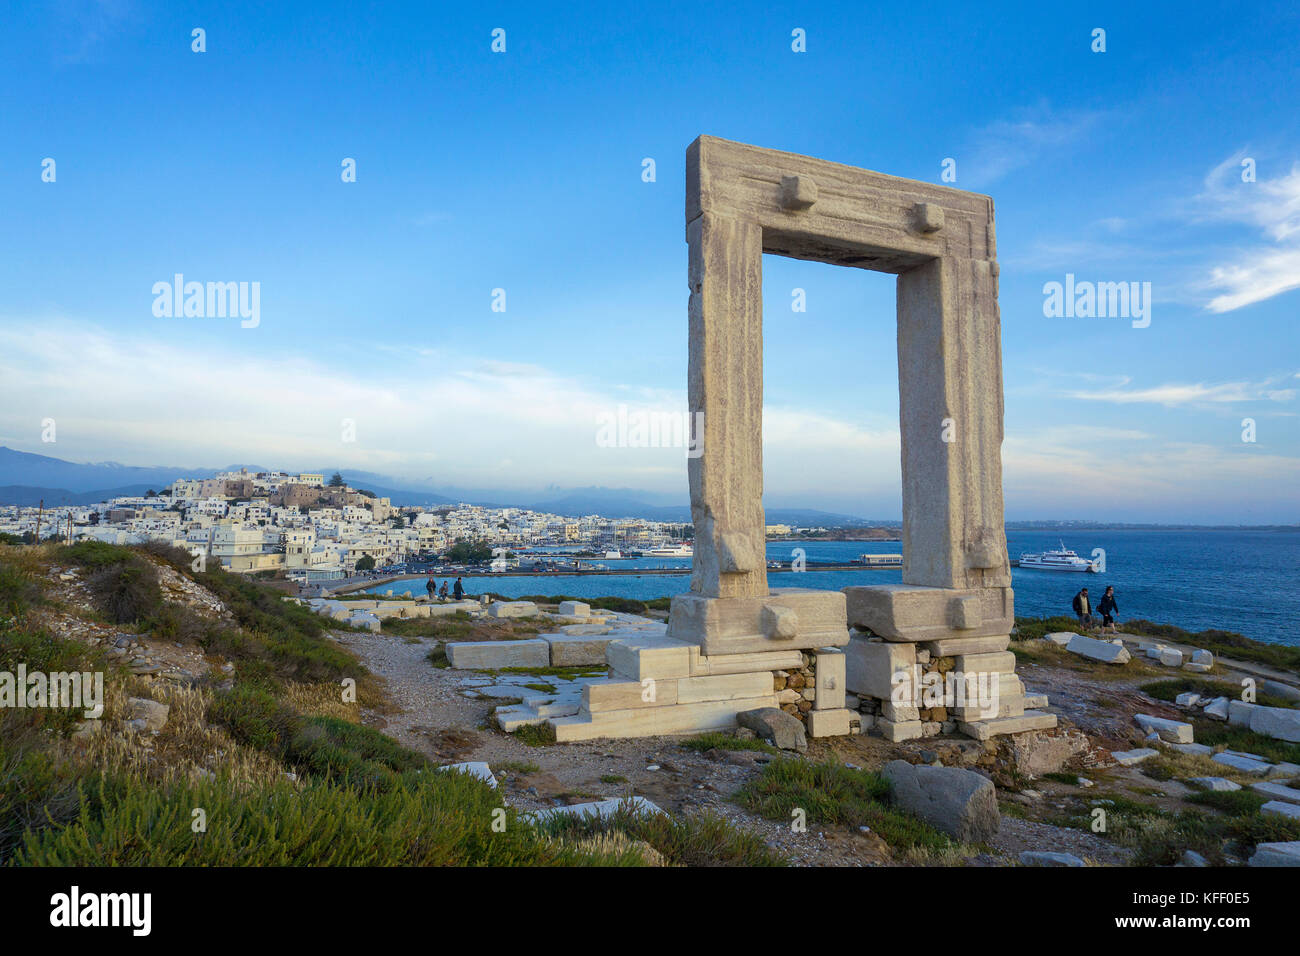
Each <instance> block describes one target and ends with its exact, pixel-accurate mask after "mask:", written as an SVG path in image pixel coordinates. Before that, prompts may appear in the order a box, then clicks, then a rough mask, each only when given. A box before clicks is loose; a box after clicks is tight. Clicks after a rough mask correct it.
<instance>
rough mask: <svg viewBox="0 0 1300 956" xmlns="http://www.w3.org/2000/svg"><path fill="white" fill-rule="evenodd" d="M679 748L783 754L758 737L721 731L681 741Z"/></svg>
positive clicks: (702, 751) (701, 751)
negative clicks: (746, 737)
mask: <svg viewBox="0 0 1300 956" xmlns="http://www.w3.org/2000/svg"><path fill="white" fill-rule="evenodd" d="M677 746H679V747H683V748H685V749H686V750H695V751H699V752H700V753H704V752H705V751H708V750H757V751H760V752H762V753H769V754H777V753H780V752H781V751H779V750H777V749H776V748H775V747H773V746H772V745H771V744H769V743H766V742H764V741H762V740H759V739H758V738H756V737H751V738H748V739H745V738H741V737H733V736H732V735H731V734H727V733H723V732H722V731H720V730H715V731H710V732H709V733H707V734H700V735H698V736H696V737H688V738H687V739H686V740H682V741H679V742H678V744H677Z"/></svg>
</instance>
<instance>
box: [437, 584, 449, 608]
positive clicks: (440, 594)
mask: <svg viewBox="0 0 1300 956" xmlns="http://www.w3.org/2000/svg"><path fill="white" fill-rule="evenodd" d="M438 600H440V601H441V602H442V603H443V604H446V603H447V582H446V581H443V582H442V590H441V591H439V592H438Z"/></svg>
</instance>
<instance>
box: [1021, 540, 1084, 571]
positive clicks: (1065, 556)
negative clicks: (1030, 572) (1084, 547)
mask: <svg viewBox="0 0 1300 956" xmlns="http://www.w3.org/2000/svg"><path fill="white" fill-rule="evenodd" d="M1019 567H1022V568H1036V569H1038V570H1039V571H1085V572H1086V571H1094V572H1095V571H1096V570H1097V568H1096V567H1095V566H1094V565H1093V563H1092V562H1091V561H1088V560H1086V559H1084V558H1081V557H1079V556H1078V555H1077V554H1075V553H1074V552H1073V551H1071V550H1069V549H1068V548H1067V547H1066V546H1065V542H1064V541H1062V542H1061V547H1060V548H1059V549H1057V550H1055V551H1043V552H1042V553H1040V554H1028V553H1026V554H1022V555H1021V556H1020V561H1019Z"/></svg>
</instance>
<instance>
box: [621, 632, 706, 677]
mask: <svg viewBox="0 0 1300 956" xmlns="http://www.w3.org/2000/svg"><path fill="white" fill-rule="evenodd" d="M699 658H700V648H699V645H696V644H687V643H686V642H685V641H677V640H674V639H672V638H670V637H633V638H627V639H624V640H619V641H614V642H613V643H611V644H610V645H609V646H608V647H607V648H606V649H605V659H606V660H607V661H608V662H609V666H610V669H611V671H613V672H614V673H615V674H618V675H620V676H621V677H624V678H628V679H630V680H635V681H640V680H645V679H646V678H651V679H653V680H663V679H672V678H678V677H690V676H691V674H692V673H693V672H694V670H695V667H696V666H697V662H698V661H699Z"/></svg>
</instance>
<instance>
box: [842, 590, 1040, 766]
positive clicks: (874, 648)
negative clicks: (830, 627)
mask: <svg viewBox="0 0 1300 956" xmlns="http://www.w3.org/2000/svg"><path fill="white" fill-rule="evenodd" d="M844 593H845V596H846V599H847V613H848V618H849V623H850V624H851V625H852V626H853V627H854V628H855V630H854V631H853V638H852V640H851V641H850V643H849V645H848V647H847V648H846V649H845V663H846V670H847V685H848V690H849V692H850V693H851V694H853V695H855V696H856V697H857V698H858V700H859V706H860V707H861V708H862V709H863V712H864V722H865V717H866V716H870V717H873V718H875V719H874V726H875V728H876V729H877V730H879V731H880V733H881V734H882V735H883V736H884V737H886V738H887V739H889V740H891V741H895V742H897V741H901V740H913V739H916V738H919V737H930V736H936V735H938V734H941V733H953V732H961V733H963V734H965V735H967V736H969V737H974V738H975V739H976V740H988V739H989V738H990V737H993V736H996V735H999V734H1016V733H1023V732H1025V731H1029V730H1049V729H1051V728H1053V727H1055V726H1056V717H1055V715H1053V714H1049V713H1044V712H1042V711H1039V710H1037V709H1034V708H1033V707H1032V706H1031V705H1032V704H1038V705H1040V706H1042V705H1045V704H1046V699H1045V698H1043V697H1042V696H1041V695H1032V700H1031V699H1030V697H1027V695H1026V694H1025V687H1024V684H1022V683H1021V682H1020V680H1019V678H1017V677H1016V673H1015V671H1016V658H1015V655H1014V654H1011V653H1009V652H1008V651H1007V646H1008V645H1009V643H1010V640H1011V639H1010V637H1009V636H1008V635H1009V634H1010V631H1011V628H1012V626H1013V625H1014V623H1015V609H1014V600H1013V595H1012V593H1011V589H1010V588H972V589H964V590H958V589H952V588H930V587H920V586H918V585H911V584H894V585H884V586H882V587H850V588H845V589H844ZM969 678H973V679H974V681H975V683H974V684H965V683H962V682H964V681H965V680H966V679H969ZM940 679H942V680H943V681H944V682H946V683H944V684H940V683H939V682H940ZM956 683H962V686H963V687H970V688H978V687H981V686H982V687H983V688H984V689H985V690H986V691H987V694H986V697H987V698H988V699H987V700H986V701H985V702H984V704H986V705H987V706H984V705H978V706H977V705H976V704H975V703H974V702H973V701H971V700H968V699H966V698H965V696H964V695H961V696H960V699H959V697H958V695H956V694H948V695H946V696H945V699H944V700H943V701H942V702H937V701H936V702H935V703H933V704H931V705H928V706H927V705H926V704H925V699H931V700H933V697H929V698H926V697H925V695H923V694H922V693H921V690H922V687H923V686H924V685H929V686H931V687H932V688H933V687H937V686H946V685H947V684H956ZM950 689H951V690H955V689H956V688H955V687H953V688H950ZM896 690H898V691H899V693H895V691H896Z"/></svg>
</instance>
